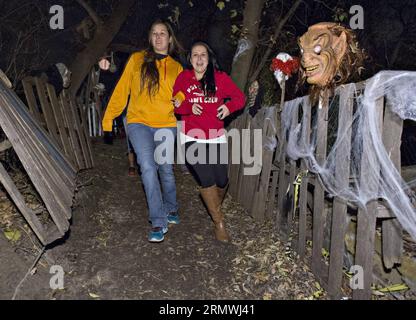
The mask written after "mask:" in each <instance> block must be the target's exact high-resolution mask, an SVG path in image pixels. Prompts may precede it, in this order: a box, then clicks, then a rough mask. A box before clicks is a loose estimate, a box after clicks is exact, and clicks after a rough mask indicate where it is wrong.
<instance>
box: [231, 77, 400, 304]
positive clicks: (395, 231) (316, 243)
mask: <svg viewBox="0 0 416 320" xmlns="http://www.w3.org/2000/svg"><path fill="white" fill-rule="evenodd" d="M356 88H357V90H358V91H360V90H362V89H363V88H364V83H359V84H356ZM337 90H338V93H339V108H338V114H336V115H335V117H336V123H337V126H338V127H339V128H340V129H341V130H342V131H343V132H345V133H346V134H347V136H348V137H349V139H343V145H342V146H340V147H339V148H338V152H342V154H336V155H335V156H336V159H337V161H336V175H337V177H336V178H337V180H338V181H342V184H343V186H344V187H348V185H349V183H350V179H351V176H350V175H351V173H350V161H351V159H350V157H345V154H347V155H348V154H350V152H351V144H352V142H351V137H352V132H351V128H348V127H347V125H348V124H351V120H352V118H353V116H354V112H355V111H356V106H355V105H354V101H355V98H356V95H357V94H359V93H360V92H354V91H353V90H350V88H348V86H342V87H339V88H337ZM299 101H303V102H302V103H306V104H308V103H309V102H308V101H309V99H299ZM329 102H330V98H328V97H327V98H326V99H324V100H323V101H322V107H321V108H317V107H315V109H314V108H313V107H311V106H310V105H306V106H304V108H302V110H303V111H301V112H300V113H299V114H297V113H294V114H293V117H292V119H291V121H292V124H294V125H295V124H298V123H299V122H300V121H302V125H303V126H304V127H303V130H306V132H307V134H305V135H303V137H302V139H304V141H303V142H304V143H305V145H309V142H310V139H311V138H312V136H311V135H312V132H311V121H312V118H314V120H315V121H318V124H319V125H318V126H317V130H316V132H314V135H315V136H314V138H315V139H316V149H315V151H314V152H315V154H314V155H315V158H316V159H317V161H318V162H319V163H320V164H322V163H323V162H324V161H325V160H326V157H327V151H328V150H327V149H328V147H329V143H330V141H329V140H330V138H331V137H330V136H329V127H328V105H329ZM376 103H377V109H376V110H377V114H376V115H374V116H375V117H379V119H380V120H381V121H380V123H381V126H382V127H381V128H380V129H381V130H380V132H381V133H382V137H381V138H382V141H383V143H384V146H385V148H386V151H387V153H388V154H389V155H390V159H391V160H392V162H393V163H394V165H395V166H396V168H397V169H399V172H400V144H401V134H402V127H403V123H402V120H401V119H400V118H399V117H398V116H397V115H396V114H394V113H393V112H392V111H391V109H390V108H387V107H385V104H386V102H385V101H384V98H381V99H379V100H378V101H377V102H376ZM286 105H287V103H286ZM312 110H314V114H312ZM269 113H270V112H269ZM299 115H301V117H302V118H301V119H299V118H298V117H299ZM272 121H276V119H275V118H270V117H265V113H264V112H263V113H260V114H258V115H257V116H256V117H255V118H254V119H251V116H249V115H248V114H244V115H242V116H241V117H240V118H238V119H237V120H236V121H235V122H234V123H233V126H234V127H235V128H237V129H246V128H250V129H253V128H262V127H263V129H264V131H263V132H264V136H263V138H269V139H270V138H272V137H273V136H276V133H275V132H274V130H271V128H272V127H274V128H278V126H277V125H276V126H271V124H272ZM281 130H282V131H281V133H280V134H278V135H277V136H278V137H281V138H280V141H279V145H278V147H277V148H276V149H275V150H274V152H272V151H271V150H269V149H266V148H264V149H263V167H262V171H261V173H260V174H258V175H255V176H244V174H243V172H242V167H243V165H230V170H229V176H230V194H231V196H232V197H233V198H234V199H235V200H236V201H237V202H239V203H241V204H242V205H243V207H244V208H245V209H247V211H248V212H249V213H250V214H251V215H252V216H253V217H254V218H255V219H256V220H257V221H259V222H263V221H264V220H265V219H270V218H273V217H276V220H275V221H276V227H277V229H278V230H279V234H280V235H281V237H283V238H284V239H286V240H288V239H291V243H292V247H293V249H294V250H296V251H297V253H298V254H299V257H300V258H301V259H304V260H305V262H308V263H310V265H311V268H312V271H313V273H314V274H315V275H316V277H317V278H318V279H319V281H320V283H321V285H322V286H323V287H324V288H325V289H326V290H327V292H328V293H329V295H330V296H331V297H332V298H336V299H338V298H340V297H341V294H342V291H341V287H342V283H343V280H348V278H347V275H346V273H345V266H344V261H343V259H344V254H345V236H346V232H347V227H348V224H349V223H350V220H349V219H348V218H347V217H348V216H349V217H352V219H353V220H355V221H356V225H357V227H356V231H355V232H356V233H355V235H354V237H355V257H354V264H355V265H359V266H362V267H363V270H364V289H356V290H353V293H352V297H353V298H354V299H370V298H371V294H372V289H371V285H372V283H373V263H374V261H373V257H374V253H375V235H376V229H377V227H376V222H379V224H377V226H378V225H381V237H382V260H383V264H384V267H385V268H386V269H391V268H393V267H394V265H395V264H397V263H400V261H401V255H402V250H403V237H402V228H401V226H400V225H399V223H398V221H397V219H396V218H395V217H394V216H393V215H392V214H391V212H390V211H389V209H387V207H386V206H385V205H384V203H383V202H382V201H378V200H375V201H372V202H370V203H368V204H367V208H366V210H363V209H359V208H357V207H356V206H354V205H352V204H351V203H348V202H346V201H344V200H343V199H341V198H338V197H335V198H330V197H328V194H327V192H326V191H325V189H324V186H323V185H322V182H321V180H320V179H319V178H318V177H317V176H316V175H315V174H312V173H310V172H308V171H307V166H306V162H305V160H304V159H300V160H298V161H294V160H291V159H289V158H288V156H287V153H286V151H287V149H286V147H287V141H288V140H287V139H288V137H287V136H285V131H284V128H283V129H281ZM246 143H249V141H247V142H246ZM243 144H244V142H243ZM252 147H253V146H251V151H253V149H252ZM230 149H231V148H230ZM368 159H369V158H368V156H367V150H363V154H362V160H361V168H362V170H361V176H360V177H359V179H360V181H361V182H362V183H365V181H366V179H367V174H368V172H367V170H366V168H368V167H369V166H373V167H374V166H375V165H377V164H376V163H369V160H368ZM252 195H253V196H254V198H253V196H252ZM276 195H277V196H276ZM295 203H297V204H298V208H297V206H295V205H294V204H295ZM347 210H348V214H347ZM273 212H274V213H275V215H273ZM310 246H312V248H311V250H309V251H308V248H309V247H310Z"/></svg>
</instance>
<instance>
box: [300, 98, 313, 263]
mask: <svg viewBox="0 0 416 320" xmlns="http://www.w3.org/2000/svg"><path fill="white" fill-rule="evenodd" d="M304 103H305V104H306V105H303V118H304V119H303V126H304V128H303V130H304V132H305V136H304V139H305V141H304V144H305V145H306V146H308V145H309V144H310V135H311V133H310V131H311V104H310V101H309V99H308V100H307V101H305V102H304ZM300 168H301V170H302V171H303V170H306V169H307V165H306V162H305V159H302V160H301V165H300ZM308 184H309V175H306V176H305V177H304V178H303V179H302V184H301V186H300V192H299V236H298V253H299V257H300V258H301V259H304V258H305V250H306V218H307V212H308Z"/></svg>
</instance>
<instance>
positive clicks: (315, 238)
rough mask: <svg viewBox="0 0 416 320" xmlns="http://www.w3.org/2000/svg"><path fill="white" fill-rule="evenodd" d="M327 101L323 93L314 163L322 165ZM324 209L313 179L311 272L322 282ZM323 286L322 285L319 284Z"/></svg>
mask: <svg viewBox="0 0 416 320" xmlns="http://www.w3.org/2000/svg"><path fill="white" fill-rule="evenodd" d="M328 100H329V95H328V94H327V93H326V92H324V93H323V97H322V98H320V105H319V107H318V111H317V116H318V120H317V121H318V122H317V123H318V125H317V143H316V155H315V157H316V161H317V162H318V164H320V165H322V164H323V163H324V161H325V159H326V150H327V138H328V105H329V103H328ZM324 209H325V191H324V187H323V186H322V184H321V181H320V180H319V179H315V190H314V206H313V235H312V271H313V273H314V274H315V275H316V276H317V277H318V278H320V279H321V281H322V282H323V281H324V280H323V279H324V276H325V264H324V262H323V260H322V246H323V235H324V230H323V224H324V221H323V217H324ZM321 284H323V283H321Z"/></svg>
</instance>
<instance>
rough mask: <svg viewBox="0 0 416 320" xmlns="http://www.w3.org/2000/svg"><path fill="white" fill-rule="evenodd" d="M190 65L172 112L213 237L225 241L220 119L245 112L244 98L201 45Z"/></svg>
mask: <svg viewBox="0 0 416 320" xmlns="http://www.w3.org/2000/svg"><path fill="white" fill-rule="evenodd" d="M189 61H190V63H191V65H192V68H193V69H192V70H185V71H183V72H182V73H181V74H179V76H178V78H177V79H176V82H175V85H174V87H173V96H174V99H173V101H174V104H175V107H176V108H175V113H176V114H178V115H181V120H182V129H181V132H180V138H181V139H180V140H181V143H185V150H186V161H187V164H188V165H189V166H190V167H191V172H192V173H193V174H194V176H195V178H196V180H197V181H198V183H199V184H200V186H201V189H200V192H201V196H202V199H203V200H204V202H205V204H206V206H207V208H208V211H209V213H210V215H211V217H212V220H213V221H214V225H215V229H214V230H215V236H216V238H217V240H220V241H224V242H228V241H230V237H229V235H228V233H227V231H226V229H225V224H224V214H223V213H222V211H221V203H222V200H223V199H224V196H225V192H226V188H227V185H228V175H227V171H228V164H227V162H228V160H227V158H228V151H227V136H226V133H225V130H224V119H225V118H226V117H227V116H229V115H230V114H231V113H232V112H234V111H237V110H239V109H241V108H243V106H244V103H245V97H244V94H243V93H242V92H241V91H240V89H239V88H238V87H237V86H236V85H235V84H234V82H233V81H232V80H231V78H230V77H229V76H228V75H227V74H226V73H225V72H221V71H219V68H218V64H217V62H216V59H215V55H214V53H213V51H212V50H211V48H210V47H209V46H208V45H207V44H206V43H205V42H201V41H198V42H196V43H194V44H193V45H192V48H191V52H190V56H189ZM225 101H227V102H225Z"/></svg>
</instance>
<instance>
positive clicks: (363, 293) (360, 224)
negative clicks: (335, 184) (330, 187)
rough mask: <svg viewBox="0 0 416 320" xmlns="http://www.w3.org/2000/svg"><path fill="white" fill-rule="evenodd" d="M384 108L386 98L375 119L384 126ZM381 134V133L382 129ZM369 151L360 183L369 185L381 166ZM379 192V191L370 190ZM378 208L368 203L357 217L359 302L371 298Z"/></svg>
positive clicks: (356, 293) (379, 102) (375, 203)
mask: <svg viewBox="0 0 416 320" xmlns="http://www.w3.org/2000/svg"><path fill="white" fill-rule="evenodd" d="M383 108H384V98H380V99H378V100H377V101H376V110H375V111H376V113H377V114H375V115H374V117H376V118H378V123H379V125H380V126H382V123H383ZM379 129H380V133H381V127H380V128H379ZM368 152H369V150H367V149H366V148H363V153H362V157H361V176H360V183H361V184H363V185H364V184H367V183H368V181H369V179H370V178H371V179H378V177H377V176H375V177H370V176H369V168H370V167H372V169H375V170H374V171H376V172H378V171H379V169H377V168H379V164H378V163H374V162H373V163H372V162H371V161H370V158H369V154H368ZM369 191H372V192H374V191H377V190H369ZM377 207H378V201H377V200H372V201H370V202H369V203H367V205H366V207H365V208H359V209H358V215H357V238H356V239H357V242H356V253H355V264H356V265H358V266H361V267H362V268H363V271H364V275H363V276H364V288H363V289H355V290H354V291H353V298H354V299H357V300H369V299H370V298H371V284H372V282H373V264H374V261H373V260H374V239H375V234H376V221H377Z"/></svg>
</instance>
